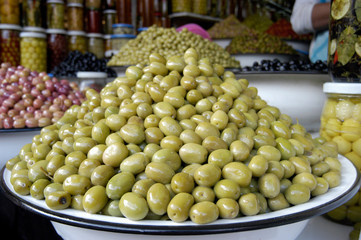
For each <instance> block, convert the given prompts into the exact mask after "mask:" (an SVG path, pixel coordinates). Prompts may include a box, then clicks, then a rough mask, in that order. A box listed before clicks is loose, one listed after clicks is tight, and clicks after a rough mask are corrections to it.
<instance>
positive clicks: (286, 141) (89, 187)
mask: <svg viewBox="0 0 361 240" xmlns="http://www.w3.org/2000/svg"><path fill="white" fill-rule="evenodd" d="M149 62H150V64H149V65H146V66H144V65H142V64H137V65H135V66H130V67H128V68H127V70H126V72H125V76H124V77H118V78H116V79H115V80H114V81H113V82H110V83H108V84H107V85H106V86H105V87H104V88H103V89H102V90H101V91H100V92H97V91H95V90H93V89H89V90H87V91H86V98H87V100H86V101H84V102H83V103H82V104H81V105H80V106H75V105H74V106H72V107H71V108H70V109H69V110H67V111H66V113H65V114H64V116H63V117H62V118H61V119H59V120H58V121H57V122H55V123H54V124H53V125H50V126H47V127H44V128H42V129H41V131H40V134H39V135H36V136H34V138H33V140H32V142H31V143H28V144H26V145H24V146H23V147H22V149H21V150H20V152H19V153H18V154H17V155H16V156H15V157H14V158H12V159H10V160H8V161H7V163H6V168H7V169H8V170H11V177H10V181H11V184H12V186H13V188H14V190H15V191H16V192H17V193H18V194H21V195H31V196H32V197H33V198H35V199H39V200H45V202H46V204H47V206H48V207H49V208H51V209H56V210H60V209H65V208H74V209H78V210H83V211H86V212H88V213H94V214H106V215H110V216H117V217H126V218H128V219H131V220H141V219H154V220H172V221H174V222H183V221H186V220H191V221H193V222H195V223H198V224H206V223H209V222H213V221H215V220H217V219H219V218H228V219H230V218H237V217H243V216H251V215H256V214H263V213H267V212H270V211H277V210H280V209H284V208H288V207H291V206H293V205H298V204H302V203H304V202H307V201H309V199H310V198H312V197H315V196H318V195H321V194H323V193H325V192H327V191H328V189H329V188H333V187H336V186H338V185H339V184H340V180H341V174H340V171H341V164H340V162H339V160H338V159H337V156H338V155H337V147H336V146H337V145H336V144H335V143H332V142H326V141H325V140H324V139H323V138H321V137H319V138H312V137H311V135H310V134H309V133H307V132H306V130H305V128H304V127H303V126H302V125H300V124H299V123H293V121H292V118H291V117H290V116H288V115H287V114H282V113H281V112H280V110H279V109H278V108H277V107H274V106H270V105H268V104H267V103H266V101H264V100H263V99H261V97H260V96H259V95H258V91H257V89H256V88H255V87H252V86H249V82H248V81H247V80H246V79H236V78H235V75H234V74H233V73H232V72H230V71H225V70H224V68H223V66H222V65H220V64H211V63H210V60H209V59H207V58H200V55H199V54H198V53H197V51H196V50H195V49H194V48H190V49H188V50H186V51H185V54H184V55H183V56H182V57H180V56H172V57H170V58H168V59H166V58H164V57H163V56H162V55H161V54H158V53H152V54H150V56H149Z"/></svg>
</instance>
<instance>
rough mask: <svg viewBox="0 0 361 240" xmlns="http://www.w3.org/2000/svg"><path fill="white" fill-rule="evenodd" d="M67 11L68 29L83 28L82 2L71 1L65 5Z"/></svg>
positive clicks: (78, 29) (81, 29)
mask: <svg viewBox="0 0 361 240" xmlns="http://www.w3.org/2000/svg"><path fill="white" fill-rule="evenodd" d="M67 12H68V30H69V31H83V30H84V8H83V5H82V4H78V3H71V4H68V5H67Z"/></svg>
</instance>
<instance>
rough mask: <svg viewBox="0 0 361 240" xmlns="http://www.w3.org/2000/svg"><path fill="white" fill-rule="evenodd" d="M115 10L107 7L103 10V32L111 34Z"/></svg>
mask: <svg viewBox="0 0 361 240" xmlns="http://www.w3.org/2000/svg"><path fill="white" fill-rule="evenodd" d="M116 16H117V11H115V10H114V9H107V10H105V11H103V24H104V25H103V30H104V33H105V34H113V24H114V23H115V20H116Z"/></svg>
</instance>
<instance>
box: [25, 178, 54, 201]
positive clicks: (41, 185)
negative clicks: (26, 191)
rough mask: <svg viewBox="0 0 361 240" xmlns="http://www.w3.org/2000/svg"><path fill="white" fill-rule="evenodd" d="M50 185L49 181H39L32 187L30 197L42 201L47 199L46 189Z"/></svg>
mask: <svg viewBox="0 0 361 240" xmlns="http://www.w3.org/2000/svg"><path fill="white" fill-rule="evenodd" d="M49 184H50V181H49V180H48V179H38V180H36V181H35V182H34V183H33V184H32V185H31V187H30V195H31V196H32V197H33V198H35V199H37V200H42V199H44V198H45V196H44V189H45V187H46V186H48V185H49Z"/></svg>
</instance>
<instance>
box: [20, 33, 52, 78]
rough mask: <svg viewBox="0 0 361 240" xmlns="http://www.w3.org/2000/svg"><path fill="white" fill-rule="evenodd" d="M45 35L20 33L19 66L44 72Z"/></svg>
mask: <svg viewBox="0 0 361 240" xmlns="http://www.w3.org/2000/svg"><path fill="white" fill-rule="evenodd" d="M46 51H47V45H46V34H44V33H37V32H21V33H20V64H21V65H23V66H24V67H27V68H29V69H30V70H32V71H38V72H45V71H46V67H47V66H46Z"/></svg>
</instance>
